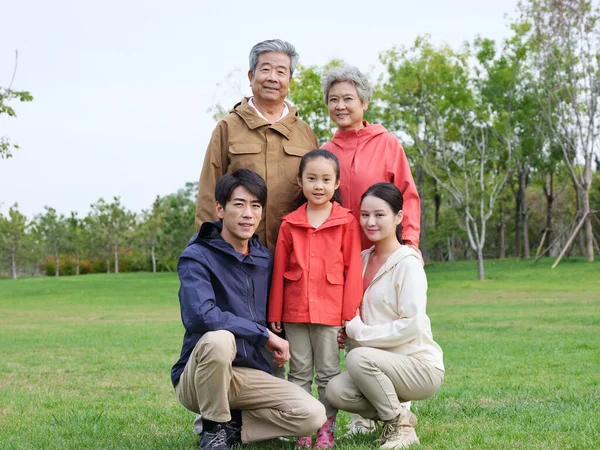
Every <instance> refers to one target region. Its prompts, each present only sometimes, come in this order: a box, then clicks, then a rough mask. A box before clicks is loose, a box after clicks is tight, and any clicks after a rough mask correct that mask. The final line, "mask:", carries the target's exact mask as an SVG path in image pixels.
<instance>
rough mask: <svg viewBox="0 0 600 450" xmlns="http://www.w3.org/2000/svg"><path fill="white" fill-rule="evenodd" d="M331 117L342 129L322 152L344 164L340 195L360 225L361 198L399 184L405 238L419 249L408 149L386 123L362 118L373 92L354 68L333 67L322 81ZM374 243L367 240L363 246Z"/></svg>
mask: <svg viewBox="0 0 600 450" xmlns="http://www.w3.org/2000/svg"><path fill="white" fill-rule="evenodd" d="M321 86H322V87H323V94H324V96H325V104H326V105H327V107H328V109H329V117H331V120H333V121H334V122H335V123H336V124H337V126H338V130H337V131H336V133H335V135H334V136H333V139H332V140H331V141H330V142H328V143H326V144H325V145H323V148H326V149H327V150H329V151H331V152H333V153H334V154H335V156H337V157H338V159H339V161H340V169H341V174H340V175H341V177H340V179H341V184H340V192H341V194H342V200H343V202H344V206H345V207H346V208H349V209H350V210H352V212H353V213H354V216H355V217H356V220H358V221H360V211H359V203H360V196H361V195H362V194H363V192H365V191H366V190H367V188H368V187H369V186H371V185H372V184H374V183H377V182H380V181H387V182H390V183H394V184H395V185H396V186H397V187H398V189H400V192H402V196H403V197H404V220H403V221H402V240H403V241H404V244H406V245H410V246H412V247H413V248H415V250H417V251H418V246H419V230H420V226H419V224H420V214H421V206H420V203H419V194H418V192H417V188H416V186H415V182H414V180H413V177H412V174H411V172H410V167H409V165H408V161H407V159H406V155H405V154H404V149H403V148H402V145H401V144H400V142H399V141H398V138H396V136H394V135H393V134H391V133H390V132H388V131H387V130H386V129H385V127H384V126H383V125H380V124H370V123H368V122H366V121H365V120H363V116H364V112H365V111H366V110H367V108H368V107H369V101H370V100H371V97H372V95H373V89H372V87H371V85H370V84H369V81H368V80H367V78H366V77H365V76H364V75H363V74H362V73H361V72H360V70H358V69H357V68H356V67H352V66H341V67H334V68H333V69H331V70H330V71H329V72H327V73H326V74H325V75H324V76H323V78H322V79H321ZM371 245H372V243H371V242H370V241H369V240H368V239H367V237H366V236H364V235H363V236H362V248H363V250H364V249H367V248H369V247H370V246H371Z"/></svg>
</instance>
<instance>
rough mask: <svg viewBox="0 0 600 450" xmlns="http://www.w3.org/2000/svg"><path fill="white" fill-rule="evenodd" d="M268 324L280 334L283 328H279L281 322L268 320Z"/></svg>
mask: <svg viewBox="0 0 600 450" xmlns="http://www.w3.org/2000/svg"><path fill="white" fill-rule="evenodd" d="M269 325H270V326H271V330H273V332H274V333H277V334H281V332H282V331H283V329H282V328H281V322H270V323H269Z"/></svg>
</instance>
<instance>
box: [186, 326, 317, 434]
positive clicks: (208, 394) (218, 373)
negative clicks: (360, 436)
mask: <svg viewBox="0 0 600 450" xmlns="http://www.w3.org/2000/svg"><path fill="white" fill-rule="evenodd" d="M235 354H236V345H235V339H234V336H233V334H231V333H230V332H229V331H225V330H220V331H212V332H208V333H205V334H204V335H203V336H202V338H201V339H200V340H199V341H198V343H197V344H196V347H195V348H194V350H193V351H192V354H191V356H190V359H189V361H188V362H187V364H186V365H185V368H184V371H183V373H182V374H181V378H180V379H179V383H178V384H177V386H175V393H176V395H177V398H178V399H179V401H180V402H181V404H182V405H183V406H185V407H186V408H187V409H189V410H190V411H194V412H195V413H198V414H201V415H202V417H204V418H206V419H208V420H212V421H215V422H227V421H229V420H230V419H231V415H230V413H229V411H230V409H240V410H242V442H252V441H261V440H265V439H271V438H274V437H279V436H306V435H308V434H311V433H313V432H315V431H316V430H317V429H318V428H319V427H320V426H321V425H323V424H324V423H325V421H326V420H327V418H326V416H325V409H324V408H323V405H321V403H319V402H318V401H317V400H316V399H315V398H314V397H313V396H312V395H308V394H307V393H306V392H304V391H303V390H302V389H300V388H299V387H298V386H295V385H293V384H292V383H289V382H287V381H285V380H281V379H279V378H275V377H274V376H272V375H270V374H268V373H265V372H263V371H261V370H257V369H250V368H247V367H232V365H231V362H232V361H233V359H234V358H235Z"/></svg>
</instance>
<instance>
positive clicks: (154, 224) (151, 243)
mask: <svg viewBox="0 0 600 450" xmlns="http://www.w3.org/2000/svg"><path fill="white" fill-rule="evenodd" d="M162 206H163V204H162V199H161V197H160V196H157V197H156V199H155V200H154V203H152V209H150V210H143V211H142V220H141V221H140V223H139V224H138V229H137V235H138V237H139V239H140V240H141V242H142V248H144V249H147V248H148V247H149V248H150V259H151V260H152V273H156V263H157V246H158V235H159V233H160V232H161V229H162V227H163V221H164V217H163V216H164V214H163V208H162Z"/></svg>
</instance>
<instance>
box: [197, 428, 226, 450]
mask: <svg viewBox="0 0 600 450" xmlns="http://www.w3.org/2000/svg"><path fill="white" fill-rule="evenodd" d="M200 450H229V446H228V445H227V433H226V432H225V428H224V427H222V426H221V425H220V424H219V425H215V426H214V428H213V429H212V430H211V431H208V430H205V431H204V433H202V437H201V438H200Z"/></svg>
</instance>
